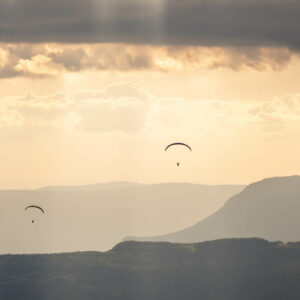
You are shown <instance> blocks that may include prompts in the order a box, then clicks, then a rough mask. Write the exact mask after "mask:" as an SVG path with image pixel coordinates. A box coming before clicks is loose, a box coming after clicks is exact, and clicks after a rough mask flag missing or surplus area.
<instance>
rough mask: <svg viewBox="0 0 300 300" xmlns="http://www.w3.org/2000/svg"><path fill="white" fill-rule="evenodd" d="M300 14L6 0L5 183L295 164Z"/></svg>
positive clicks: (277, 9)
mask: <svg viewBox="0 0 300 300" xmlns="http://www.w3.org/2000/svg"><path fill="white" fill-rule="evenodd" d="M299 14H300V3H299V1H297V0H285V1H282V0H281V1H280V0H185V1H182V0H86V1H79V0H51V1H50V0H49V1H40V0H3V1H1V2H0V165H1V172H0V188H1V189H15V188H16V189H24V188H25V189H27V188H29V189H30V188H36V187H40V186H43V185H53V184H54V185H55V184H64V185H65V184H71V185H77V184H87V183H95V182H110V181H134V182H140V183H158V182H182V181H184V182H193V183H202V184H226V183H232V184H248V183H251V182H253V181H257V180H260V179H262V178H265V177H273V176H285V175H292V174H299V173H300V159H299V148H300V135H299V132H300V131H299V130H300V88H299V75H300V56H299V47H300V30H299V29H300V28H299ZM172 142H184V143H187V144H189V145H190V146H191V147H192V149H193V151H192V152H188V151H185V150H183V149H172V150H171V151H167V152H165V151H164V148H165V147H166V145H168V144H170V143H172ZM177 161H180V162H181V165H180V167H177V166H176V162H177Z"/></svg>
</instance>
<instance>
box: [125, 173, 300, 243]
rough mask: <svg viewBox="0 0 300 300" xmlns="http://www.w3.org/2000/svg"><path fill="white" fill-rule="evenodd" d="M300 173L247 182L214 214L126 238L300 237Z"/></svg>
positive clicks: (187, 239)
mask: <svg viewBox="0 0 300 300" xmlns="http://www.w3.org/2000/svg"><path fill="white" fill-rule="evenodd" d="M299 212H300V177H299V176H290V177H280V178H279V177H278V178H269V179H264V180H262V181H260V182H256V183H253V184H250V185H249V186H247V187H246V188H245V189H244V190H243V191H242V192H241V193H239V194H237V195H235V196H233V197H232V198H231V199H229V201H228V202H226V204H225V205H224V207H222V208H221V209H220V210H218V211H217V212H216V213H214V214H213V215H211V216H209V217H208V218H206V219H204V220H203V221H201V222H199V223H197V224H196V225H193V226H191V227H188V228H187V229H184V230H180V231H177V232H174V233H171V234H167V235H162V236H155V237H149V238H127V239H137V240H151V241H169V242H180V243H189V242H201V241H205V240H215V239H220V238H232V237H260V238H265V239H268V240H273V241H274V240H282V241H297V240H300V230H299V228H300V218H299Z"/></svg>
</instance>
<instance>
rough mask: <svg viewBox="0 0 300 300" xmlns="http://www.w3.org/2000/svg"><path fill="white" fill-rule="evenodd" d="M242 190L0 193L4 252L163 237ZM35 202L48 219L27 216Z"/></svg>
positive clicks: (119, 186)
mask: <svg viewBox="0 0 300 300" xmlns="http://www.w3.org/2000/svg"><path fill="white" fill-rule="evenodd" d="M241 189H242V186H230V185H228V186H205V185H195V184H186V183H174V184H172V183H166V184H154V185H141V184H134V183H108V184H94V185H87V186H77V187H76V186H73V187H62V186H59V187H46V188H41V189H38V190H32V191H0V241H1V246H0V252H1V253H49V252H70V251H79V250H81V251H83V250H97V251H99V250H100V251H102V250H107V249H110V248H112V247H113V246H114V245H115V244H116V243H118V242H120V241H121V240H122V239H123V238H124V237H125V236H128V235H157V234H164V233H168V232H170V231H174V230H179V229H181V228H185V227H187V226H190V225H192V224H194V223H195V222H197V221H198V220H199V219H200V220H201V219H203V218H205V217H207V216H208V215H209V214H211V213H212V212H214V211H216V210H217V209H218V208H220V207H221V206H222V205H223V204H224V202H225V201H226V200H227V199H228V198H229V197H230V196H232V195H234V194H235V193H237V192H239V191H240V190H241ZM31 204H35V205H40V206H42V207H43V208H44V209H45V212H46V213H45V215H43V216H42V215H40V213H39V212H37V213H35V212H29V211H26V212H24V208H25V207H26V206H27V205H31ZM32 218H34V219H35V220H36V222H35V223H34V224H32V223H31V220H32Z"/></svg>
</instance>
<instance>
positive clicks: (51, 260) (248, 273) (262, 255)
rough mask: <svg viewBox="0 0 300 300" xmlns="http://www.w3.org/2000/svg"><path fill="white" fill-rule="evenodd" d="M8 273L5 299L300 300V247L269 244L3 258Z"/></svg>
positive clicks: (3, 274) (0, 294) (159, 246)
mask: <svg viewBox="0 0 300 300" xmlns="http://www.w3.org/2000/svg"><path fill="white" fill-rule="evenodd" d="M0 270H1V271H0V299H3V300H18V299H22V300H41V299H42V300H53V299H55V300H66V299H72V300H82V299H84V300H95V299H104V300H141V299H143V300H153V299H160V300H183V299H188V300H199V299H202V300H261V299H263V300H283V299H284V300H295V299H300V285H299V279H300V271H299V270H300V243H288V244H284V243H281V242H273V243H270V242H267V241H265V240H261V239H229V240H218V241H213V242H204V243H200V244H169V243H147V242H144V243H143V242H140V243H139V242H125V243H121V244H118V245H117V246H115V247H114V248H113V249H112V250H111V251H108V252H106V253H97V252H85V253H69V254H52V255H3V256H0Z"/></svg>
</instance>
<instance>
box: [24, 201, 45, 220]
mask: <svg viewBox="0 0 300 300" xmlns="http://www.w3.org/2000/svg"><path fill="white" fill-rule="evenodd" d="M28 209H34V210H37V211H40V212H41V213H43V214H45V211H44V210H43V209H42V208H41V207H40V206H37V205H29V206H27V207H26V208H25V211H27V210H28ZM31 223H34V219H32V221H31Z"/></svg>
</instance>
